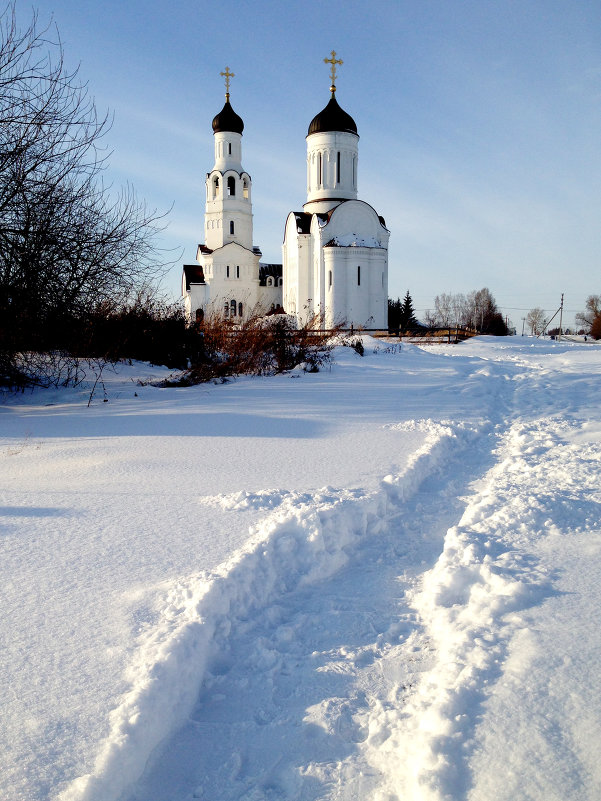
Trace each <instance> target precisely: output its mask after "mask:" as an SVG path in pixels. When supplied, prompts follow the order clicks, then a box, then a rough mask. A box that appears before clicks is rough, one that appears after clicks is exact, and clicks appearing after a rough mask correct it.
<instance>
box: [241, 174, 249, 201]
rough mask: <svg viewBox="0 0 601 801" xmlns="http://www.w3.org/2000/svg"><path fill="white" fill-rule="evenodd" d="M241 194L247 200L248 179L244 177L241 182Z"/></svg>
mask: <svg viewBox="0 0 601 801" xmlns="http://www.w3.org/2000/svg"><path fill="white" fill-rule="evenodd" d="M242 195H243V196H244V197H245V198H246V199H247V200H248V181H247V180H246V178H245V179H244V183H243V184H242Z"/></svg>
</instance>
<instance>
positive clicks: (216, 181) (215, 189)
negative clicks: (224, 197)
mask: <svg viewBox="0 0 601 801" xmlns="http://www.w3.org/2000/svg"><path fill="white" fill-rule="evenodd" d="M213 195H214V197H219V178H218V177H217V176H215V177H214V178H213Z"/></svg>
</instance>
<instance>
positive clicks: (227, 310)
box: [223, 300, 230, 317]
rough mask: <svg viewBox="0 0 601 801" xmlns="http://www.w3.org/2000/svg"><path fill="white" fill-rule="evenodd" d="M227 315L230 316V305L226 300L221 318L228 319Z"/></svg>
mask: <svg viewBox="0 0 601 801" xmlns="http://www.w3.org/2000/svg"><path fill="white" fill-rule="evenodd" d="M229 314H230V304H229V303H228V302H227V300H226V301H225V303H224V304H223V316H224V317H229Z"/></svg>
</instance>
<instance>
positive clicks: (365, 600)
mask: <svg viewBox="0 0 601 801" xmlns="http://www.w3.org/2000/svg"><path fill="white" fill-rule="evenodd" d="M503 369H505V373H506V372H507V369H506V367H505V368H503ZM496 370H498V375H497V376H496V378H498V379H499V380H494V379H495V375H494V373H495V371H496ZM481 372H482V376H483V382H484V383H483V405H484V406H485V407H486V406H489V405H490V404H488V403H487V398H486V394H487V386H488V387H491V388H492V390H493V391H499V390H500V389H501V388H502V387H504V389H502V390H501V392H502V395H503V396H504V397H505V399H506V402H505V404H504V405H503V404H502V403H501V404H499V398H498V397H497V398H496V399H495V409H496V414H495V419H493V420H492V421H490V422H489V423H485V424H483V425H481V426H480V427H479V428H477V429H473V430H470V429H469V428H467V427H465V426H455V427H453V426H452V425H451V424H448V425H442V424H434V423H431V422H426V423H423V425H424V426H425V428H426V429H428V430H429V431H430V434H431V436H430V437H429V441H428V443H427V446H426V447H425V448H424V449H423V451H422V453H421V454H418V458H417V459H416V460H414V461H413V463H412V464H410V466H409V469H408V470H407V471H406V472H405V473H404V474H403V475H399V476H391V477H387V478H386V479H384V480H383V481H382V486H381V490H380V491H377V492H375V493H374V492H372V493H367V492H362V491H360V490H355V491H350V490H343V491H336V490H333V489H331V488H326V490H324V491H322V492H321V493H319V494H318V495H317V497H315V498H313V499H311V498H308V497H307V496H306V495H303V496H293V495H290V496H287V495H286V494H285V493H279V492H276V493H271V495H269V497H265V498H263V499H262V500H261V498H257V499H255V501H254V502H257V503H260V502H265V503H266V506H267V507H272V506H275V509H274V511H273V512H272V513H271V514H270V515H269V516H268V517H267V518H266V521H265V523H264V525H263V526H262V527H259V530H258V531H257V532H255V539H254V540H253V542H251V545H250V546H249V548H248V549H247V550H246V551H245V552H244V553H242V554H239V555H238V557H237V559H236V560H234V562H233V563H231V564H228V565H225V566H224V569H223V571H222V572H221V573H219V574H216V575H209V576H205V577H202V578H201V579H200V580H199V578H198V577H197V578H192V579H191V580H190V582H189V584H188V585H185V584H184V585H182V586H181V587H179V588H178V589H177V591H175V592H174V593H173V594H172V598H171V600H170V608H169V614H168V615H167V618H168V619H169V621H170V623H169V625H166V627H165V630H164V632H163V634H162V635H160V636H158V637H156V635H155V641H154V642H152V641H151V642H150V643H149V645H148V647H149V649H150V650H149V653H151V655H152V654H154V656H156V657H160V658H157V659H155V664H161V665H162V667H161V671H160V672H159V674H158V675H157V674H156V673H155V671H154V669H152V670H151V671H150V674H149V675H148V676H147V679H148V681H146V680H145V679H144V675H143V671H142V672H141V674H140V676H139V677H138V678H139V679H140V680H139V681H138V689H137V690H136V691H135V692H133V693H132V695H131V697H130V698H129V699H125V701H124V704H123V706H122V708H121V709H120V710H117V712H116V714H115V717H114V726H113V736H112V739H111V740H110V742H109V743H108V745H107V748H106V749H105V753H104V756H103V757H102V760H101V762H100V763H99V769H98V770H97V775H96V777H94V778H93V779H91V780H90V781H89V782H88V783H87V784H85V785H80V786H79V787H78V788H74V790H73V794H69V793H67V794H66V795H65V798H82V799H98V800H99V801H100V799H104V798H108V797H109V796H110V797H114V798H117V797H119V798H123V799H126V800H127V801H163V800H164V801H167V800H169V801H189V799H194V798H196V799H211V800H213V799H220V801H221V800H222V799H223V801H233V799H246V800H247V801H259V799H261V800H262V799H265V800H266V801H270V800H271V799H290V801H294V800H296V799H298V801H309V800H310V799H311V800H312V799H326V798H328V799H343V800H344V801H346V800H347V799H356V798H366V799H367V798H369V799H373V801H395V800H396V799H400V798H402V799H411V800H412V801H417V799H419V801H442V799H446V798H449V799H463V798H467V797H469V798H470V800H471V799H473V801H476V800H477V801H484V799H488V798H489V797H490V784H489V785H487V780H486V766H485V765H484V767H482V764H483V760H484V762H486V760H487V759H488V761H494V749H495V747H497V748H498V744H497V746H495V740H494V737H493V738H492V739H491V735H490V731H491V727H490V726H489V727H488V729H487V730H486V731H485V732H484V734H483V735H481V732H480V729H481V727H482V725H483V721H484V720H485V718H486V716H487V714H489V708H490V707H491V702H492V701H493V700H494V696H493V692H492V691H493V689H494V687H495V686H496V685H497V684H499V686H503V682H505V683H506V681H507V675H506V673H505V667H506V665H507V664H511V665H513V668H512V669H513V670H515V665H514V662H515V654H514V649H513V646H514V644H515V643H516V642H517V641H518V640H519V637H520V636H521V635H522V634H523V631H524V619H525V616H526V615H527V614H528V610H529V609H530V608H532V607H538V606H540V605H541V604H544V603H545V602H546V601H548V600H549V599H552V598H553V596H554V590H553V583H554V582H555V581H556V580H557V575H556V574H555V572H554V571H553V570H550V569H549V564H550V563H551V562H550V561H549V562H547V563H546V564H545V560H544V559H543V557H542V554H541V553H540V552H539V551H538V550H537V547H536V542H537V540H540V541H543V540H545V538H546V537H548V535H549V531H550V530H551V529H552V527H553V525H554V524H555V523H554V521H558V520H560V521H563V522H564V523H565V524H566V526H565V528H566V531H565V532H564V533H572V530H571V529H570V528H569V526H572V528H574V526H575V528H576V529H577V530H578V531H581V530H584V529H586V530H588V529H590V528H591V526H592V525H593V523H594V516H593V515H594V510H593V509H592V508H591V509H588V510H586V509H580V510H579V509H576V508H570V507H569V504H568V506H567V507H566V498H565V494H564V495H562V487H561V486H560V484H561V482H562V481H563V480H564V479H563V476H565V475H566V474H567V473H569V472H570V471H572V473H574V474H578V475H579V480H581V481H584V480H585V478H586V470H587V466H588V462H587V460H588V461H590V460H591V456H590V454H589V453H588V452H584V453H583V451H582V449H580V448H579V447H578V446H577V445H575V444H573V441H572V442H571V441H570V437H574V436H576V435H575V433H574V432H575V431H576V430H577V428H578V425H579V423H578V421H575V420H571V421H567V420H566V419H565V417H562V416H561V415H558V414H557V408H556V407H555V406H554V403H553V400H552V399H549V398H548V396H547V395H546V396H545V398H546V400H545V401H544V402H543V403H541V402H539V400H538V396H539V393H541V392H542V391H544V390H548V388H549V386H550V383H549V384H548V385H547V386H545V384H547V382H550V381H551V378H552V376H546V377H545V376H544V375H543V378H542V381H535V382H534V383H533V385H532V386H527V380H526V377H525V376H524V375H523V374H522V375H521V379H523V380H521V381H515V382H514V381H511V380H510V379H508V378H507V376H506V375H505V376H502V375H501V373H502V370H500V369H498V367H495V366H494V365H490V364H489V365H487V366H485V367H483V368H482V369H481ZM513 374H514V378H515V377H516V375H517V370H515V371H513ZM530 377H531V376H530ZM515 386H517V387H518V391H517V392H515V394H514V387H515ZM488 392H490V389H488ZM541 407H544V409H545V412H548V415H547V417H546V418H545V419H544V420H540V419H539V418H540V413H541ZM487 411H490V409H487ZM537 412H538V415H537ZM572 412H574V410H573V409H572ZM554 414H555V417H553V415H554ZM597 450H598V449H597ZM597 457H598V454H596V455H594V458H597ZM224 503H225V504H226V505H227V503H232V501H231V500H230V501H228V500H227V499H224ZM250 503H251V505H252V503H253V501H252V499H251V501H250ZM595 504H597V506H596V507H595V509H597V508H598V501H595ZM234 506H235V504H234ZM564 512H565V514H564ZM568 524H569V525H568ZM182 620H183V625H182ZM153 648H154V649H155V650H154V651H152V649H153ZM528 658H529V655H528V653H526V654H525V656H524V665H525V664H526V663H527V662H528ZM532 658H534V657H532ZM161 659H162V660H163V662H161ZM512 660H513V661H512ZM151 663H152V659H150V660H149V664H151ZM163 663H164V664H163ZM524 665H522V669H525V668H524ZM191 666H195V667H194V669H192V670H190V667H191ZM181 667H183V668H185V669H187V672H186V675H184V676H181V675H180V673H179V672H178V671H179V670H180V668H181ZM188 673H191V674H193V675H191V676H188V675H187V674H188ZM179 678H181V679H182V681H181V683H182V684H184V685H186V682H187V688H186V689H185V690H184V691H182V693H180V696H182V695H183V696H185V697H183V698H182V697H180V696H177V694H176V698H175V701H176V704H175V705H176V706H177V705H178V704H179V706H180V708H181V709H180V712H181V714H182V718H181V720H179V721H178V720H177V718H176V717H172V718H169V716H168V715H167V718H168V719H166V720H165V721H162V720H161V711H162V710H163V709H165V710H166V709H167V708H168V707H167V706H165V705H164V700H165V699H164V698H163V697H162V696H163V695H164V693H163V690H164V687H165V685H169V684H170V683H171V684H174V686H175V684H177V682H178V681H179ZM200 681H202V686H201V688H200V691H197V690H195V689H194V688H195V687H196V688H197V687H198V684H199V682H200ZM513 692H514V693H516V692H518V691H517V690H516V689H515V688H514V690H513ZM555 714H556V715H557V716H559V717H560V716H561V705H559V706H557V707H556V709H555ZM508 719H509V717H508ZM178 723H180V724H182V725H179V727H177V724H178ZM162 725H163V729H161V726H162ZM145 727H149V729H148V731H149V732H150V735H154V740H153V738H152V736H149V737H148V738H147V739H146V740H144V743H143V746H142V747H140V744H139V742H138V741H137V740H136V738H140V736H141V737H142V739H144V734H143V733H144V731H145ZM493 730H494V726H493ZM161 731H163V732H164V733H169V732H173V731H175V733H170V734H168V736H167V737H166V739H163V740H162V741H161V742H160V744H159V745H158V746H157V747H156V749H155V750H154V751H153V753H152V754H151V756H150V759H149V761H148V765H147V767H146V770H145V771H144V774H143V775H142V776H141V778H139V779H138V780H136V775H139V773H140V770H141V763H140V759H141V757H143V758H144V759H145V757H146V755H147V754H148V753H149V752H150V750H151V747H152V745H153V743H154V744H156V743H159V741H160V740H161V737H160V736H159V735H160V733H161ZM140 733H142V735H141V734H140ZM523 736H524V737H527V736H528V734H527V732H526V733H524V735H523ZM132 741H133V744H132ZM491 744H492V745H491ZM505 747H506V746H505ZM491 748H492V752H491ZM487 749H488V750H487ZM581 751H582V748H581ZM576 753H577V749H576V748H574V749H573V754H574V755H575V754H576ZM487 755H488V756H487ZM574 759H575V765H574V766H573V767H572V769H571V771H570V773H569V776H568V777H567V778H566V777H565V776H563V775H560V776H559V777H555V778H556V782H558V786H559V787H560V790H559V793H560V794H559V795H557V798H561V797H562V796H561V793H562V792H563V793H564V797H568V796H567V795H565V792H564V790H567V791H568V792H569V794H570V797H573V798H582V800H583V801H584V799H585V798H587V797H588V796H587V794H586V793H588V792H589V789H587V788H590V787H591V786H592V784H591V783H592V782H593V783H594V780H593V779H591V775H590V774H591V771H590V767H587V765H588V763H590V759H589V758H588V757H587V755H586V754H585V753H581V754H580V755H579V756H578V757H576V756H574ZM587 759H588V763H587ZM516 763H519V758H518V757H517V756H516ZM475 765H478V766H479V767H478V771H479V774H478V775H475V773H474V766H475ZM524 770H525V768H524ZM564 773H565V772H564ZM128 777H130V778H131V779H132V780H134V784H133V785H132V786H131V787H130V789H129V790H127V791H125V792H123V793H121V789H123V788H125V787H126V786H127V783H128ZM522 781H523V782H525V781H526V778H525V776H522ZM562 781H563V785H562V784H561V782H562ZM493 786H494V785H493ZM508 786H511V784H510V783H509V782H508ZM120 788H121V789H120ZM575 788H576V789H575ZM579 788H585V789H584V790H582V794H581V795H578V794H577V793H578V791H579ZM80 790H81V792H80ZM518 791H519V787H518ZM511 792H512V793H513V796H512V795H506V796H503V798H505V797H507V798H508V799H509V798H510V797H517V796H516V795H515V793H516V787H515V786H513V789H512V790H511ZM495 793H496V797H498V798H500V797H501V795H500V793H502V788H499V787H498V786H495ZM524 797H525V796H524ZM528 797H530V796H528ZM532 797H537V796H536V795H532ZM546 797H549V798H551V797H554V796H552V795H551V794H547V796H546Z"/></svg>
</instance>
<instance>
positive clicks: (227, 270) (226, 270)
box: [225, 264, 230, 278]
mask: <svg viewBox="0 0 601 801" xmlns="http://www.w3.org/2000/svg"><path fill="white" fill-rule="evenodd" d="M225 277H226V278H229V277H230V265H229V264H228V266H227V267H226V268H225Z"/></svg>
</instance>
